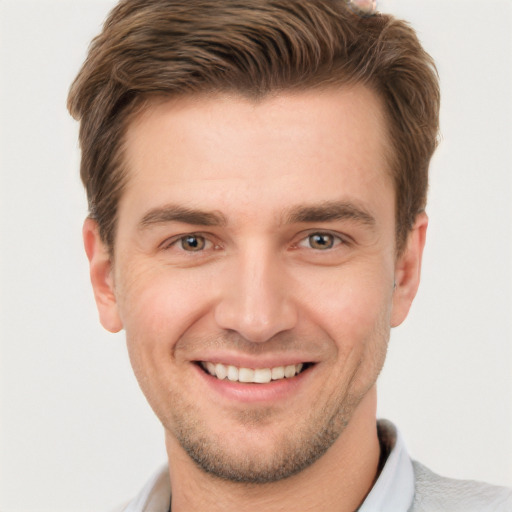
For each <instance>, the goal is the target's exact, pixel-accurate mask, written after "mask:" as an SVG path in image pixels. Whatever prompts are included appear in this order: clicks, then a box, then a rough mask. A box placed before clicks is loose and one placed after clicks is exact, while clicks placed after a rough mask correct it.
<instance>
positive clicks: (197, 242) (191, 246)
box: [183, 236, 204, 251]
mask: <svg viewBox="0 0 512 512" xmlns="http://www.w3.org/2000/svg"><path fill="white" fill-rule="evenodd" d="M203 245H204V241H203V240H202V239H201V238H200V237H197V236H187V237H185V238H184V239H183V246H184V247H183V248H184V249H188V250H191V251H199V250H201V249H202V248H203Z"/></svg>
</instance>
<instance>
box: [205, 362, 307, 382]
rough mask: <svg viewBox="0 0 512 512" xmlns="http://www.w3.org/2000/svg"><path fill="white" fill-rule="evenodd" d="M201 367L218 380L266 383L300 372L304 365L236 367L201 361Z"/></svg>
mask: <svg viewBox="0 0 512 512" xmlns="http://www.w3.org/2000/svg"><path fill="white" fill-rule="evenodd" d="M201 365H202V367H203V368H204V369H205V370H206V371H207V372H208V373H209V374H210V375H213V376H214V377H217V378H218V379H220V380H224V379H226V378H227V379H228V380H230V381H232V382H246V383H256V384H268V383H269V382H271V381H273V380H280V379H284V378H287V379H290V378H292V377H295V375H297V374H298V373H300V372H301V371H302V369H303V367H304V365H303V364H302V363H299V364H290V365H287V366H276V367H274V368H256V369H252V368H237V367H236V366H233V365H224V364H222V363H217V364H214V363H211V362H210V361H206V362H203V363H201Z"/></svg>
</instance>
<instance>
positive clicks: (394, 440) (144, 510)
mask: <svg viewBox="0 0 512 512" xmlns="http://www.w3.org/2000/svg"><path fill="white" fill-rule="evenodd" d="M377 431H378V434H379V442H380V445H381V450H382V451H383V452H384V453H387V454H389V455H388V457H387V460H386V463H385V464H384V467H383V468H382V471H381V473H380V475H379V477H378V478H377V481H376V482H375V484H374V486H373V487H372V490H371V491H370V493H369V494H368V496H367V497H366V499H365V500H364V502H363V504H362V505H361V506H360V507H359V509H358V512H375V511H377V510H378V511H379V512H407V510H409V507H410V506H411V504H412V500H413V497H414V470H413V466H412V462H411V459H410V457H409V454H408V453H407V449H406V447H405V443H404V441H403V439H402V436H401V435H400V433H399V432H398V430H397V429H396V427H395V426H394V425H393V424H392V423H391V422H390V421H387V420H379V421H378V422H377ZM170 496H171V484H170V481H169V469H168V467H167V466H164V467H162V468H161V469H159V470H158V471H157V472H156V473H155V474H154V475H153V476H152V477H151V479H150V480H149V481H148V482H147V484H146V485H145V486H144V488H143V489H142V491H141V492H140V493H139V495H138V496H137V497H136V498H135V499H134V500H132V501H131V502H130V503H129V504H128V505H127V506H126V508H124V509H122V510H123V512H167V511H168V510H169V501H170Z"/></svg>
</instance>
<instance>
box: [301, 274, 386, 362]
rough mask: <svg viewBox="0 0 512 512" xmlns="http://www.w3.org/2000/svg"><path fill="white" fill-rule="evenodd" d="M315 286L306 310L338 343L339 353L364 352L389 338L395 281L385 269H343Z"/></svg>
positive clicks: (308, 299) (307, 301) (308, 297)
mask: <svg viewBox="0 0 512 512" xmlns="http://www.w3.org/2000/svg"><path fill="white" fill-rule="evenodd" d="M391 275H392V274H391ZM316 284H317V286H316V292H315V293H310V294H309V296H307V299H306V304H307V306H306V307H307V309H308V310H309V311H310V314H311V316H312V320H313V322H314V323H316V324H317V325H319V326H321V327H322V328H323V329H324V330H325V331H326V332H327V334H328V335H329V336H330V337H331V338H332V339H333V340H335V341H336V342H337V345H338V350H340V351H342V352H346V351H347V352H348V351H352V350H358V349H361V350H362V349H363V346H364V345H365V344H366V342H367V341H368V340H370V339H374V338H375V337H377V338H380V337H383V336H384V337H385V336H386V335H385V333H386V332H387V329H389V327H390V315H391V306H392V278H391V277H389V276H387V274H386V273H385V272H384V271H383V270H382V269H376V270H375V269H373V270H372V269H368V268H361V269H353V271H348V269H340V270H339V271H338V272H336V273H332V274H331V275H330V276H326V277H325V278H324V279H322V280H321V281H317V283H316Z"/></svg>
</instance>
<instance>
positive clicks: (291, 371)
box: [284, 364, 295, 379]
mask: <svg viewBox="0 0 512 512" xmlns="http://www.w3.org/2000/svg"><path fill="white" fill-rule="evenodd" d="M284 376H285V377H286V378H287V379H289V378H291V377H294V376H295V365H294V364H289V365H288V366H285V367H284Z"/></svg>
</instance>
